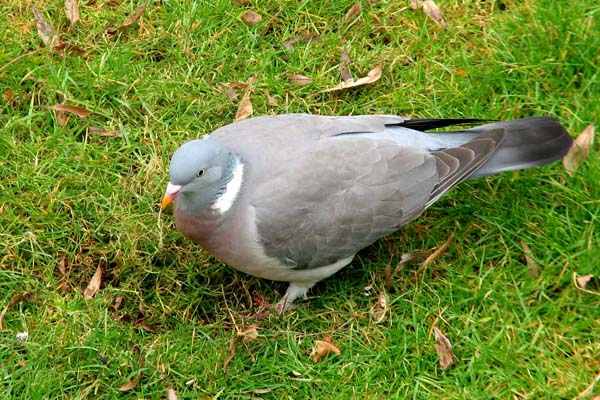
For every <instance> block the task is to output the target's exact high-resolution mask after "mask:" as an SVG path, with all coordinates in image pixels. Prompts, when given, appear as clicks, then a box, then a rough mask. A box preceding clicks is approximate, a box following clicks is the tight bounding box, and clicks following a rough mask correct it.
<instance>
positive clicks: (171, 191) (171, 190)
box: [160, 182, 181, 208]
mask: <svg viewBox="0 0 600 400" xmlns="http://www.w3.org/2000/svg"><path fill="white" fill-rule="evenodd" d="M180 190H181V186H180V185H173V184H172V183H171V182H169V184H168V185H167V190H165V195H164V196H163V198H162V200H161V202H160V207H161V208H167V206H168V205H169V204H171V202H172V201H173V199H174V198H175V195H177V193H179V191H180Z"/></svg>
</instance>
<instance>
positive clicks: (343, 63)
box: [340, 47, 352, 82]
mask: <svg viewBox="0 0 600 400" xmlns="http://www.w3.org/2000/svg"><path fill="white" fill-rule="evenodd" d="M340 74H341V75H342V81H344V82H347V81H350V80H352V74H350V56H349V55H348V49H347V48H345V47H344V49H343V50H342V55H341V56H340Z"/></svg>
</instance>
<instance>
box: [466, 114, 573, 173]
mask: <svg viewBox="0 0 600 400" xmlns="http://www.w3.org/2000/svg"><path fill="white" fill-rule="evenodd" d="M495 129H504V130H505V131H506V135H505V138H504V140H503V141H502V144H501V145H500V147H499V148H498V149H496V151H495V152H494V154H493V155H492V156H491V157H490V158H489V159H488V160H487V162H485V163H484V164H483V165H482V166H481V168H479V169H478V170H477V171H475V172H474V173H473V174H472V175H471V176H470V178H479V177H481V176H486V175H492V174H497V173H500V172H504V171H511V170H516V169H523V168H531V167H539V166H541V165H544V164H548V163H551V162H553V161H556V160H559V159H561V158H562V157H564V156H565V155H566V154H567V152H568V151H569V148H570V147H571V145H572V143H573V139H572V138H571V136H569V134H568V133H567V131H566V130H565V128H563V127H562V126H561V125H560V124H559V123H558V121H557V120H556V119H554V118H552V117H530V118H523V119H517V120H514V121H505V122H497V123H493V124H488V125H482V126H478V127H476V128H472V129H468V130H466V132H473V133H485V132H487V131H490V130H495Z"/></svg>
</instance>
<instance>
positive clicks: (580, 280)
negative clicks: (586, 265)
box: [576, 274, 594, 289]
mask: <svg viewBox="0 0 600 400" xmlns="http://www.w3.org/2000/svg"><path fill="white" fill-rule="evenodd" d="M592 279H594V275H592V274H588V275H583V276H578V277H577V278H576V280H577V286H578V287H580V288H582V289H585V287H586V286H587V284H588V282H589V281H591V280H592Z"/></svg>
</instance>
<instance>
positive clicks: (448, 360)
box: [433, 326, 454, 370]
mask: <svg viewBox="0 0 600 400" xmlns="http://www.w3.org/2000/svg"><path fill="white" fill-rule="evenodd" d="M433 332H434V335H435V352H436V353H437V355H438V358H439V362H440V366H441V367H442V369H443V370H446V369H448V367H450V366H451V365H452V364H454V352H453V351H452V344H451V343H450V340H448V338H447V337H446V336H445V335H444V334H443V333H442V331H440V330H439V329H438V328H437V327H436V326H434V327H433Z"/></svg>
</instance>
